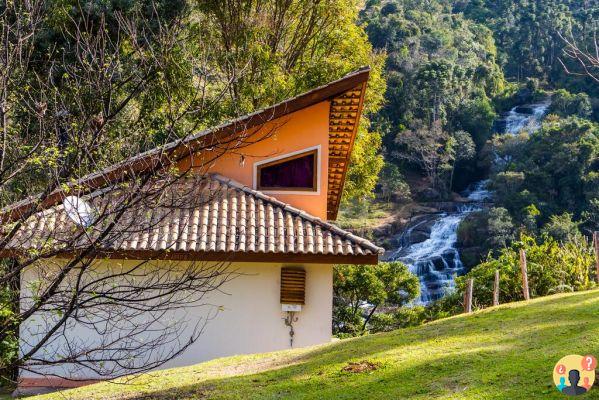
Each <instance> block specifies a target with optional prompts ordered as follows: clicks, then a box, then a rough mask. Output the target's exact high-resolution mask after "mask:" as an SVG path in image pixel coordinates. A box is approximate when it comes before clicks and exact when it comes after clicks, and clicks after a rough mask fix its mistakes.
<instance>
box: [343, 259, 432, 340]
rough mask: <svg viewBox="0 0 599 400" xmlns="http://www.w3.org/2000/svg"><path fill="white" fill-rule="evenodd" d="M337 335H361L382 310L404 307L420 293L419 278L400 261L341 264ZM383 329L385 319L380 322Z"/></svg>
mask: <svg viewBox="0 0 599 400" xmlns="http://www.w3.org/2000/svg"><path fill="white" fill-rule="evenodd" d="M333 292H334V309H333V332H334V333H335V334H351V335H355V334H360V333H363V332H365V331H366V330H367V329H369V328H370V326H369V322H370V321H371V318H372V317H373V315H374V314H375V312H377V310H380V309H388V308H393V309H397V308H400V307H402V306H404V305H406V304H407V303H409V302H410V301H412V300H413V299H415V298H416V297H417V296H418V294H419V293H420V284H419V281H418V278H417V277H416V276H415V275H413V274H412V273H411V272H410V271H409V270H408V268H407V267H406V266H405V265H403V264H402V263H400V262H389V263H379V264H378V265H339V266H336V267H335V271H334V275H333ZM376 321H377V329H381V328H380V325H381V318H378V319H376Z"/></svg>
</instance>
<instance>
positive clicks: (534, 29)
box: [452, 0, 597, 89]
mask: <svg viewBox="0 0 599 400" xmlns="http://www.w3.org/2000/svg"><path fill="white" fill-rule="evenodd" d="M452 3H453V5H454V11H455V12H462V13H464V16H465V17H466V18H469V19H471V20H473V21H476V22H478V23H481V24H484V25H485V26H487V27H489V28H490V29H491V30H492V31H493V37H494V38H495V41H496V42H497V47H498V49H499V52H500V59H501V63H502V66H503V68H504V71H505V74H506V76H508V77H511V78H515V79H517V80H518V81H520V82H524V80H525V79H526V78H528V77H536V78H541V79H543V80H546V81H550V82H557V83H559V84H567V85H568V86H570V87H578V88H582V87H584V86H587V89H588V88H590V87H589V82H590V79H588V78H583V77H577V76H571V75H568V74H567V73H566V72H565V71H564V69H563V67H562V65H561V63H560V61H559V57H560V56H561V52H562V49H564V48H565V47H566V43H565V41H564V40H563V39H562V38H561V37H560V34H563V35H565V36H568V37H569V36H571V35H572V36H574V37H575V38H577V39H578V40H579V42H580V43H581V45H583V44H591V39H592V35H593V21H594V19H595V18H596V12H597V6H596V5H590V4H586V3H585V2H579V1H571V0H549V1H531V0H515V1H512V0H476V1H467V0H453V1H452Z"/></svg>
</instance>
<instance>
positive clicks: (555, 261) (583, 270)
mask: <svg viewBox="0 0 599 400" xmlns="http://www.w3.org/2000/svg"><path fill="white" fill-rule="evenodd" d="M520 249H524V250H525V251H526V258H527V266H528V284H529V290H530V295H531V297H539V296H546V295H549V294H553V293H558V292H564V291H577V290H584V289H589V288H591V287H593V286H594V285H595V284H594V283H593V281H592V280H591V277H592V276H593V273H594V265H595V264H594V263H595V261H594V260H595V259H594V253H593V249H592V246H591V245H590V244H589V242H588V240H587V239H586V238H585V237H583V236H577V237H575V238H573V239H571V240H569V241H567V242H563V243H560V242H558V241H557V240H555V239H554V238H553V237H550V236H544V237H543V240H542V241H541V242H538V239H535V238H534V237H531V236H527V235H526V234H522V235H521V237H520V240H519V241H517V242H514V243H513V244H512V246H511V247H508V248H505V249H503V250H502V251H501V252H500V254H499V256H498V257H496V258H493V257H489V258H488V259H487V261H485V262H483V263H481V264H479V265H478V266H476V267H475V268H473V269H472V270H471V271H470V272H469V273H468V274H466V275H465V276H462V277H458V278H457V280H456V285H457V287H458V293H460V294H461V295H462V294H463V293H464V291H465V287H466V282H467V280H468V279H470V278H474V295H473V304H474V306H475V307H478V308H480V307H485V306H489V305H491V304H492V302H493V282H494V279H495V270H498V271H499V279H500V292H499V300H500V302H501V303H506V302H512V301H517V300H522V299H523V293H522V276H521V272H520V255H519V252H520Z"/></svg>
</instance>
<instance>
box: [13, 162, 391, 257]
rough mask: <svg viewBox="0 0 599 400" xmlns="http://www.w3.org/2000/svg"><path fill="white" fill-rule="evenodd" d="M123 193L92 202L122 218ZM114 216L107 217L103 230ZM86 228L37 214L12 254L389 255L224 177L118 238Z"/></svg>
mask: <svg viewBox="0 0 599 400" xmlns="http://www.w3.org/2000/svg"><path fill="white" fill-rule="evenodd" d="M121 198H122V193H121V190H120V189H113V190H109V191H106V190H104V191H97V192H95V193H92V194H91V195H89V196H88V197H85V198H84V199H86V201H87V202H88V203H89V204H90V205H91V207H92V208H93V209H94V210H95V212H96V214H100V215H104V216H106V215H110V213H117V212H118V210H119V208H118V205H119V202H120V199H121ZM110 221H111V217H109V216H108V217H103V222H102V224H106V223H109V222H110ZM102 224H98V225H100V226H92V227H91V228H88V229H86V230H84V229H83V228H81V227H79V226H78V225H77V224H76V223H75V222H74V221H73V220H71V219H70V218H69V217H68V216H67V213H66V212H65V209H64V206H63V205H62V204H60V205H57V206H54V207H52V208H50V209H47V210H46V211H43V212H40V213H38V214H35V215H34V216H32V217H31V218H30V219H29V220H28V221H27V224H26V227H25V228H23V229H21V230H20V231H19V233H18V234H17V235H16V236H15V237H14V238H13V239H12V241H11V243H10V245H9V246H8V249H9V250H12V251H27V250H29V251H31V250H34V251H58V252H61V251H63V252H64V253H74V252H76V251H78V250H81V249H84V248H88V247H89V244H90V242H93V241H97V242H98V244H97V246H96V247H97V249H98V253H99V254H101V256H105V257H111V258H130V259H146V258H151V259H182V260H185V259H187V260H192V259H193V260H228V259H231V260H233V259H235V260H246V261H275V262H276V261H281V262H323V263H344V262H352V263H376V262H377V259H378V254H380V253H381V252H382V249H381V248H379V247H377V246H375V245H374V244H372V243H371V242H369V241H368V240H366V239H363V238H360V237H358V236H355V235H353V234H352V233H350V232H347V231H345V230H343V229H341V228H338V227H337V226H335V225H333V224H331V223H328V222H325V221H322V220H320V219H319V218H316V217H313V216H311V215H309V214H307V213H306V212H304V211H301V210H299V209H297V208H294V207H292V206H290V205H288V204H285V203H283V202H281V201H279V200H277V199H275V198H273V197H270V196H267V195H265V194H263V193H262V192H259V191H257V190H254V189H251V188H249V187H247V186H244V185H242V184H240V183H238V182H235V181H232V180H230V179H229V178H226V177H224V176H221V175H216V174H211V175H209V176H207V177H206V176H205V177H186V178H182V179H179V180H178V181H176V182H175V183H172V184H169V185H168V187H167V188H164V187H161V189H160V194H159V195H157V196H155V197H153V196H148V197H147V198H146V199H144V201H143V202H141V203H139V204H137V205H134V206H130V207H128V208H127V209H126V211H125V212H124V213H123V215H122V217H121V218H120V219H119V220H118V222H117V225H116V227H115V228H113V229H112V230H111V233H110V234H109V235H108V236H107V237H106V238H104V239H102V240H101V241H98V237H99V235H100V232H101V231H102Z"/></svg>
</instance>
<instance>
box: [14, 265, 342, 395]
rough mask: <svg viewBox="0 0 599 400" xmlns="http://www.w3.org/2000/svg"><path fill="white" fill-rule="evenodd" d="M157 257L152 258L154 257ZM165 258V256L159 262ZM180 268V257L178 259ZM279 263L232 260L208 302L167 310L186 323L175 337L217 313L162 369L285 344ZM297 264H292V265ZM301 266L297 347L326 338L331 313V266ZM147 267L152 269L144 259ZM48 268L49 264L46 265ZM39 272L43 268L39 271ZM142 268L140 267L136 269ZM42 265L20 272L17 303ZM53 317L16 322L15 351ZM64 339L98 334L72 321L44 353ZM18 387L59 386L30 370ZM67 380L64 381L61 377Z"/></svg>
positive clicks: (85, 374)
mask: <svg viewBox="0 0 599 400" xmlns="http://www.w3.org/2000/svg"><path fill="white" fill-rule="evenodd" d="M133 262H134V261H118V260H102V261H97V265H96V266H95V268H94V271H95V272H99V273H101V271H103V270H104V271H105V270H108V269H110V268H115V263H117V264H123V265H125V266H127V265H128V264H131V263H133ZM157 262H158V261H157ZM160 262H162V263H168V261H160ZM177 265H180V267H181V268H185V267H186V262H178V264H177ZM282 266H284V265H283V264H268V263H235V264H232V265H231V266H230V267H229V269H230V270H235V271H236V272H238V273H239V274H240V275H239V276H236V277H235V278H234V279H232V280H231V281H230V282H228V283H226V284H225V285H224V286H223V287H221V289H220V291H214V292H211V293H210V294H209V295H208V296H207V297H205V298H204V299H203V303H204V304H209V306H204V307H197V308H189V309H186V310H184V311H182V310H179V311H176V312H171V313H170V314H168V315H166V316H165V317H164V321H165V323H167V322H169V321H170V322H172V321H176V320H179V321H181V320H182V321H186V322H187V324H188V328H187V329H186V330H185V331H183V333H182V334H181V336H180V339H181V340H183V341H185V339H186V336H189V334H191V330H192V327H193V326H195V324H196V322H198V321H200V322H201V321H203V319H204V318H206V317H207V316H208V315H210V314H211V313H213V312H215V311H216V310H220V311H218V312H217V314H216V316H215V318H214V319H212V320H210V321H209V322H208V323H207V325H206V326H205V330H204V332H203V333H202V335H201V336H200V338H199V340H198V341H197V342H196V343H194V344H193V345H192V346H191V347H189V348H188V349H187V350H186V351H185V352H184V353H183V354H181V355H179V356H178V357H177V358H175V359H174V360H172V361H170V362H168V363H167V364H166V365H164V366H163V368H170V367H179V366H185V365H191V364H195V363H198V362H201V361H205V360H209V359H213V358H217V357H223V356H230V355H235V354H246V353H260V352H268V351H274V350H281V349H288V348H290V344H289V328H288V327H287V326H285V325H284V322H283V317H284V316H285V313H283V312H282V311H281V304H280V302H279V294H280V292H279V288H280V271H281V267H282ZM294 266H297V264H294ZM303 267H304V268H305V270H306V304H305V305H304V306H303V309H302V311H301V312H299V313H298V317H299V319H298V321H297V322H296V323H295V325H294V327H295V337H294V347H302V346H309V345H315V344H320V343H325V342H329V341H330V340H331V322H332V321H331V318H332V301H333V300H332V266H331V265H320V264H308V265H304V266H303ZM147 268H153V266H152V265H150V264H148V266H147ZM50 269H51V267H50ZM42 271H43V272H42ZM140 272H142V273H143V271H140ZM44 273H48V268H45V269H44V268H41V269H29V270H27V271H26V272H24V273H23V274H22V277H21V280H22V294H21V297H22V298H21V304H22V305H23V304H26V303H27V302H29V301H31V299H32V297H31V294H32V289H31V288H32V286H31V282H36V281H37V280H38V278H40V277H41V278H43V276H42V275H43V274H44ZM54 317H55V316H53V315H52V316H49V315H42V314H38V315H35V316H34V317H33V318H30V319H29V320H27V321H26V322H25V323H24V324H23V325H22V327H21V332H20V335H21V342H20V343H21V351H25V350H27V349H28V348H29V346H31V345H34V344H35V343H36V342H37V340H36V337H38V336H39V335H42V334H44V333H45V331H46V330H47V327H46V326H45V325H44V321H45V320H46V319H47V318H50V319H51V318H54ZM65 340H68V341H69V343H70V344H71V345H76V344H77V343H81V342H85V343H92V342H94V341H99V340H100V337H99V335H98V334H97V333H96V332H95V331H93V330H90V329H89V328H86V327H84V326H82V325H81V324H79V323H76V322H72V323H71V324H69V329H67V331H66V332H65V337H64V338H62V337H61V338H60V339H59V340H56V341H53V342H52V343H50V344H48V345H46V346H45V349H44V351H45V352H46V354H53V351H54V350H58V349H61V348H64V346H65V343H64V342H65ZM36 371H38V372H40V373H45V374H48V373H54V374H58V375H64V374H69V375H70V376H71V377H72V378H76V379H93V378H95V376H94V375H93V374H92V373H90V372H89V371H85V370H83V369H81V368H80V367H71V366H62V367H51V368H48V367H46V368H43V369H42V368H37V369H36ZM20 378H21V384H20V386H21V387H27V386H49V385H52V386H54V385H56V386H60V383H56V382H54V383H51V384H49V383H48V380H47V379H46V378H40V375H38V374H35V373H33V372H30V371H24V370H22V371H21V376H20ZM67 383H68V382H67Z"/></svg>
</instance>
